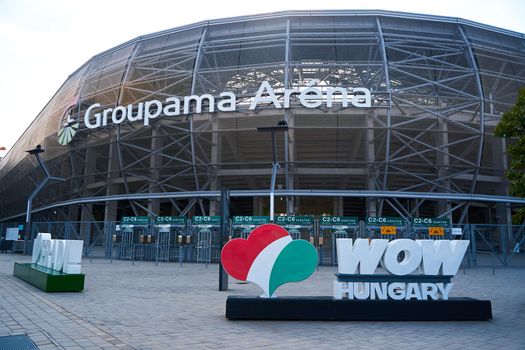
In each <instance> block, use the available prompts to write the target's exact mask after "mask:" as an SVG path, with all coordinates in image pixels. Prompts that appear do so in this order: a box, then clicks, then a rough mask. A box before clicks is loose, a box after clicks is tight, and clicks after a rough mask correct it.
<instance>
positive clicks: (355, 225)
mask: <svg viewBox="0 0 525 350" xmlns="http://www.w3.org/2000/svg"><path fill="white" fill-rule="evenodd" d="M358 236H359V218H358V217H357V216H321V217H320V218H319V239H318V243H319V261H320V264H321V265H332V266H335V265H337V246H336V239H337V238H353V239H356V238H357V237H358Z"/></svg>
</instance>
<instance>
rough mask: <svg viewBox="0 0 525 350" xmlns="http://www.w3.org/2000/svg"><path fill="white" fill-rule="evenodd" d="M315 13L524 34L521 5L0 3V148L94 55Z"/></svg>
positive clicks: (508, 1)
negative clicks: (446, 20) (223, 22)
mask: <svg viewBox="0 0 525 350" xmlns="http://www.w3.org/2000/svg"><path fill="white" fill-rule="evenodd" d="M316 9H383V10H393V11H403V12H415V13H424V14H435V15H443V16H452V17H461V18H465V19H468V20H472V21H476V22H481V23H484V24H489V25H493V26H497V27H501V28H505V29H510V30H514V31H517V32H520V33H525V20H524V19H523V18H524V14H525V1H523V0H499V1H484V0H477V1H470V0H469V1H461V0H439V1H422V0H420V1H409V0H405V1H401V0H400V1H392V0H385V1H379V0H378V1H374V0H361V1H351V0H347V1H331V0H322V1H319V0H315V1H312V0H299V1H295V0H288V1H283V0H264V1H256V0H238V1H227V0H222V1H207V0H197V1H187V0H179V1H176V0H172V1H161V0H147V1H137V0H103V1H102V0H89V1H71V0H0V73H1V74H0V76H1V78H0V146H4V147H6V148H7V149H8V150H9V148H11V147H12V146H13V144H14V143H15V142H16V140H17V139H18V138H19V137H20V136H21V135H22V133H23V132H24V130H25V129H26V128H27V127H28V125H29V124H30V123H31V121H32V120H33V119H34V118H35V117H36V116H37V114H38V113H39V112H40V110H41V109H42V108H43V107H44V105H45V104H46V103H47V102H48V101H49V100H50V99H51V97H52V96H53V94H54V93H55V92H56V90H58V88H59V87H60V85H62V83H63V82H64V80H65V79H67V77H68V76H69V74H71V73H72V72H73V71H75V70H76V69H77V68H78V67H80V66H81V65H82V64H83V63H85V62H86V61H87V60H89V59H90V58H91V57H92V56H94V55H95V54H97V53H99V52H101V51H104V50H107V49H109V48H111V47H113V46H115V45H118V44H121V43H123V42H125V41H128V40H130V39H133V38H135V37H137V36H140V35H144V34H148V33H151V32H156V31H159V30H164V29H168V28H173V27H178V26H181V25H185V24H189V23H194V22H199V21H203V20H208V19H215V18H222V17H231V16H241V15H248V14H256V13H265V12H275V11H284V10H316ZM4 154H5V152H2V151H0V157H1V156H3V155H4Z"/></svg>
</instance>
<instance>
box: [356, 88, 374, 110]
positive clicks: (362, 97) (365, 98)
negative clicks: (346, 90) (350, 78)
mask: <svg viewBox="0 0 525 350" xmlns="http://www.w3.org/2000/svg"><path fill="white" fill-rule="evenodd" d="M358 92H362V94H357V93H358ZM352 105H353V106H354V107H362V108H366V107H370V106H372V97H371V96H370V90H368V89H365V88H355V89H354V97H353V98H352Z"/></svg>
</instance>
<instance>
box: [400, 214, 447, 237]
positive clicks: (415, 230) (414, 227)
mask: <svg viewBox="0 0 525 350" xmlns="http://www.w3.org/2000/svg"><path fill="white" fill-rule="evenodd" d="M451 237H452V225H451V224H450V220H449V219H448V218H413V219H412V221H411V225H410V238H412V239H434V240H436V239H451Z"/></svg>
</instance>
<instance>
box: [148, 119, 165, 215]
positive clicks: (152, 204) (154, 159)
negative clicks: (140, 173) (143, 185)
mask: <svg viewBox="0 0 525 350" xmlns="http://www.w3.org/2000/svg"><path fill="white" fill-rule="evenodd" d="M159 127H160V125H159V123H155V124H154V125H153V126H152V127H151V148H150V149H151V155H150V159H149V166H150V179H151V181H153V182H154V183H152V184H150V186H149V193H158V192H161V187H160V186H159V185H158V183H159V181H160V180H161V179H160V173H161V169H162V155H161V154H160V153H154V152H155V151H156V150H158V149H160V148H162V145H163V142H162V141H163V140H162V137H161V136H162V133H161V132H160V131H159ZM148 210H149V211H150V212H152V213H154V214H155V215H159V211H160V199H158V198H157V199H148Z"/></svg>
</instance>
